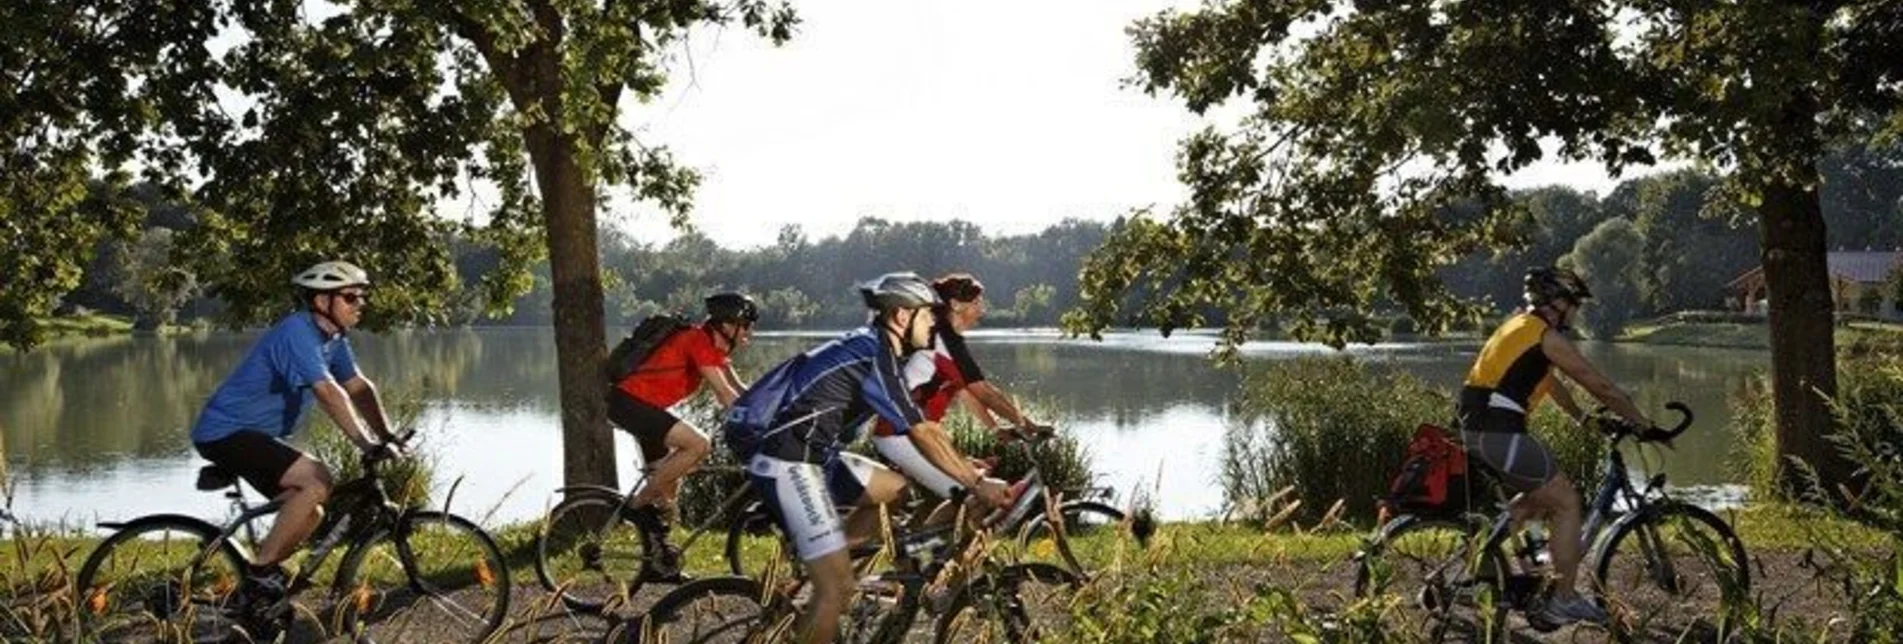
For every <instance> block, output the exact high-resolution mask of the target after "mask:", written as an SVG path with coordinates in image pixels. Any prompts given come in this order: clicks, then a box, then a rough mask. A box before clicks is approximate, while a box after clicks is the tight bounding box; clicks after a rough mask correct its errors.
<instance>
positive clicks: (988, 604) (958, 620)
mask: <svg viewBox="0 0 1903 644" xmlns="http://www.w3.org/2000/svg"><path fill="white" fill-rule="evenodd" d="M1046 438H1048V436H1045V437H1035V438H1030V439H1027V440H1026V444H1027V446H1028V448H1029V449H1032V450H1035V449H1036V447H1037V445H1038V444H1040V443H1041V442H1042V441H1043V440H1045V439H1046ZM1040 480H1041V478H1040V477H1039V475H1038V473H1037V472H1036V470H1033V472H1032V474H1031V475H1030V476H1027V482H1029V483H1036V482H1037V481H1040ZM1025 490H1026V493H1023V494H1020V495H1019V497H1018V499H1017V500H1016V501H1015V502H1014V503H1013V504H1011V505H1010V506H1007V507H1006V508H1003V509H1001V510H1000V511H998V512H995V513H993V514H992V515H991V516H990V517H987V518H986V519H985V520H983V521H979V522H976V523H977V529H970V527H969V526H970V525H971V524H972V523H973V522H968V521H966V520H965V517H964V516H962V511H961V512H960V513H959V514H960V515H959V516H957V517H955V518H954V520H952V521H951V522H950V523H947V524H945V525H938V526H931V527H926V528H923V529H918V530H908V529H907V528H905V527H903V526H902V525H900V523H899V522H897V521H895V520H893V519H891V518H890V517H889V516H888V517H887V521H886V525H887V535H888V537H887V540H886V543H889V544H891V547H890V549H889V550H888V549H887V548H884V547H860V548H855V549H853V551H852V556H853V559H854V561H855V562H856V563H857V565H856V569H859V570H861V571H863V570H866V569H869V568H871V567H876V566H877V564H878V562H879V557H878V555H879V554H880V553H886V552H890V553H891V557H890V562H891V568H890V569H889V570H886V571H885V572H881V573H876V574H872V575H869V576H864V577H862V578H861V581H860V584H859V592H858V593H857V594H856V596H855V599H854V601H853V602H852V604H851V605H850V606H849V607H848V609H847V614H846V619H845V620H844V623H843V624H842V632H841V639H842V640H844V641H847V642H854V643H872V642H899V641H904V640H905V639H907V637H908V636H909V634H910V632H911V630H912V626H913V624H914V622H915V621H917V618H918V614H919V612H920V611H921V610H924V611H926V612H928V613H930V614H932V615H933V617H934V624H935V625H934V634H933V639H934V641H936V642H941V643H949V642H967V641H998V640H1000V639H1004V640H1009V641H1025V640H1030V639H1036V638H1037V637H1038V636H1039V635H1040V634H1042V633H1047V632H1051V630H1053V629H1052V628H1050V627H1041V626H1038V625H1037V624H1035V623H1034V621H1035V620H1036V618H1038V617H1040V616H1047V615H1052V614H1059V615H1061V614H1064V610H1063V608H1062V607H1061V605H1060V604H1061V599H1060V598H1061V597H1062V596H1063V595H1065V594H1066V593H1067V591H1068V590H1070V589H1074V588H1075V587H1077V586H1078V585H1080V584H1081V583H1082V582H1083V580H1084V579H1085V576H1084V574H1083V572H1082V571H1081V566H1079V565H1078V564H1077V562H1076V559H1075V557H1074V556H1072V555H1071V551H1070V546H1069V545H1068V541H1067V539H1066V537H1065V534H1066V531H1065V529H1064V527H1063V526H1062V525H1061V523H1062V522H1061V521H1053V520H1050V519H1049V518H1048V517H1052V516H1057V517H1061V516H1062V514H1061V513H1060V512H1054V511H1056V510H1058V509H1059V506H1058V504H1057V496H1056V495H1055V494H1054V493H1052V492H1050V491H1049V489H1048V488H1044V489H1043V490H1041V493H1031V492H1030V485H1026V486H1025ZM964 499H965V492H964V490H962V489H959V490H954V491H953V494H952V499H951V502H952V503H953V504H954V505H955V507H962V504H963V501H964ZM1040 501H1041V502H1043V503H1044V504H1045V506H1046V509H1045V511H1044V512H1040V513H1038V516H1040V517H1046V518H1045V521H1046V523H1047V524H1051V525H1050V526H1049V529H1050V531H1051V534H1052V535H1053V536H1054V537H1055V539H1056V542H1057V544H1056V548H1057V550H1058V551H1059V552H1060V553H1062V554H1063V555H1064V557H1065V559H1066V561H1067V562H1068V563H1069V564H1070V567H1068V568H1067V567H1064V566H1058V565H1055V564H1051V563H1045V562H1027V563H1012V564H999V563H997V562H996V561H994V560H993V559H992V558H990V557H989V556H987V554H988V549H987V548H985V547H984V546H985V539H984V538H983V537H984V536H986V535H989V534H991V533H992V531H991V529H990V528H989V526H995V525H1001V524H1005V523H1006V522H1005V521H1004V519H1007V518H1009V517H1012V516H1013V515H1016V516H1020V517H1021V516H1026V515H1027V514H1028V508H1029V507H1030V505H1029V504H1033V503H1037V502H1040ZM947 537H950V538H949V539H948V538H947ZM921 559H923V560H921ZM776 561H778V562H781V563H788V562H786V561H785V560H784V559H776ZM868 562H870V563H868ZM954 565H957V566H961V567H963V568H964V569H967V570H969V572H967V573H966V574H963V575H956V576H955V577H956V579H953V580H950V581H947V582H946V583H944V591H943V592H941V593H933V592H930V590H931V586H932V585H933V584H934V583H935V582H940V581H944V580H941V579H940V578H941V576H942V575H943V574H944V573H945V572H946V571H947V570H948V569H950V568H951V567H953V566H954ZM779 569H780V568H779V567H778V566H771V567H769V569H768V570H767V571H766V572H765V573H764V574H763V575H762V576H761V577H759V578H754V577H746V576H729V577H715V578H709V579H702V580H697V581H693V582H689V583H688V584H685V585H683V586H681V587H679V588H677V589H675V590H674V591H673V592H670V593H668V594H667V595H666V596H664V597H662V598H661V600H660V601H658V602H656V603H655V605H654V607H653V608H652V609H651V610H650V611H649V612H648V615H647V617H646V618H645V619H644V620H640V621H638V622H632V623H624V625H623V626H622V627H621V628H623V629H626V630H625V631H623V633H622V635H623V637H630V638H632V637H633V636H635V635H637V634H638V635H639V636H640V638H639V641H665V642H742V641H772V640H774V639H776V638H781V637H784V636H787V635H789V634H790V633H791V630H790V629H791V628H792V624H793V623H794V621H795V618H796V617H797V616H798V614H799V612H800V611H801V610H802V607H801V606H800V605H799V602H798V601H797V599H796V598H797V597H798V596H799V593H800V591H801V590H802V589H803V588H804V585H805V580H804V579H803V578H800V577H797V576H796V577H794V578H792V579H790V580H786V581H784V582H782V581H781V580H780V579H779V575H778V574H777V572H778V570H779ZM933 598H940V601H934V599H933ZM941 605H942V606H941ZM611 641H613V640H612V638H611Z"/></svg>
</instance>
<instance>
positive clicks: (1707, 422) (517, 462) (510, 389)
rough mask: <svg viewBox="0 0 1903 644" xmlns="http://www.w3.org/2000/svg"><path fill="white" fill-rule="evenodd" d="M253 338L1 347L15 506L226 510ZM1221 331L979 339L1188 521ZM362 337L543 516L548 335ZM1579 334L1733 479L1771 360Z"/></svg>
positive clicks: (53, 511) (483, 482)
mask: <svg viewBox="0 0 1903 644" xmlns="http://www.w3.org/2000/svg"><path fill="white" fill-rule="evenodd" d="M830 335H831V334H817V335H815V334H797V335H763V336H762V337H760V338H759V339H758V340H757V341H756V342H755V344H754V345H753V346H752V347H750V348H748V349H747V350H746V351H745V352H744V353H743V354H742V356H741V359H740V361H739V362H740V370H741V374H742V377H743V378H750V377H752V376H753V375H755V374H757V373H759V372H760V370H762V369H763V368H764V367H765V366H767V365H768V364H769V363H771V362H773V361H777V360H779V359H781V358H784V357H786V356H788V355H791V354H792V353H794V352H797V351H800V350H803V349H804V348H806V347H808V346H811V345H812V344H814V343H817V342H819V341H821V340H823V339H824V338H826V337H830ZM254 337H255V335H254V334H226V333H215V334H206V335H199V336H183V337H168V338H105V339H86V340H67V341H62V342H58V343H55V344H53V345H50V346H47V347H43V348H41V349H37V350H35V351H32V352H27V353H17V352H10V353H0V437H4V439H5V441H6V442H5V448H6V449H5V455H6V457H7V459H8V464H9V466H10V467H9V470H10V472H11V476H12V479H13V495H14V498H13V506H12V507H13V510H14V512H15V513H17V514H19V515H20V516H22V517H25V518H27V519H28V520H32V521H37V522H66V523H90V522H93V521H95V520H101V519H106V520H110V519H124V518H129V517H132V516H136V515H139V514H145V513H149V512H155V511H161V510H163V511H174V512H186V513H190V514H197V515H201V516H206V517H213V518H215V517H219V516H223V512H224V507H225V506H224V505H223V503H222V499H221V498H220V497H219V496H218V495H215V494H207V493H201V492H196V491H194V490H192V487H191V485H192V481H193V478H194V475H195V473H196V470H197V468H198V466H199V465H200V464H201V463H200V462H198V459H197V456H196V455H195V454H194V453H193V452H192V451H191V445H190V443H189V440H188V438H187V435H188V433H189V429H190V425H191V422H192V419H193V417H194V416H196V414H197V413H198V410H199V408H200V407H201V406H202V405H203V404H204V400H205V398H206V396H208V395H209V394H210V393H211V391H212V390H213V389H214V388H216V387H217V385H218V383H219V381H220V380H221V379H222V378H224V376H225V375H226V373H227V372H228V371H229V370H230V369H231V368H232V367H233V366H235V365H236V363H237V361H238V359H239V358H240V357H242V355H243V352H244V351H245V350H246V349H247V348H248V347H249V346H250V343H251V341H252V340H253V338H254ZM1213 342H1214V339H1213V337H1212V336H1209V335H1202V334H1193V333H1179V334H1177V335H1175V336H1174V337H1171V338H1167V339H1165V338H1162V337H1159V336H1157V335H1155V334H1153V333H1131V334H1113V335H1111V336H1109V337H1108V338H1107V339H1106V340H1105V341H1103V342H1091V341H1088V340H1068V339H1063V338H1061V337H1059V336H1058V335H1057V334H1055V333H1049V332H980V333H978V334H975V335H974V336H973V342H972V347H973V350H974V352H975V353H976V354H977V357H978V359H979V361H980V362H982V363H983V364H984V365H985V369H986V372H987V374H988V375H990V376H991V377H992V379H993V380H994V381H996V382H999V383H1002V384H1005V385H1006V386H1007V388H1008V389H1009V390H1010V391H1012V392H1013V393H1015V394H1017V395H1019V396H1020V397H1024V398H1028V399H1029V400H1030V401H1032V402H1033V403H1034V404H1035V405H1037V406H1038V407H1039V408H1041V409H1048V410H1051V411H1052V412H1053V414H1054V415H1055V416H1056V420H1057V422H1058V423H1060V424H1062V425H1064V426H1066V427H1068V428H1069V429H1071V430H1073V431H1075V432H1076V433H1078V434H1079V436H1080V437H1081V438H1082V439H1083V442H1084V443H1085V444H1086V445H1087V446H1088V448H1089V450H1090V452H1091V454H1092V455H1093V458H1094V462H1095V464H1096V468H1097V470H1098V471H1099V472H1101V473H1102V475H1103V477H1104V480H1103V483H1105V484H1107V485H1111V486H1114V487H1115V488H1116V489H1117V490H1118V492H1119V496H1120V497H1121V498H1124V499H1128V498H1129V496H1130V495H1131V494H1132V493H1133V492H1136V491H1138V490H1141V491H1142V493H1144V494H1147V495H1150V496H1151V497H1153V498H1154V499H1156V501H1157V502H1158V506H1159V507H1160V509H1161V510H1162V511H1163V514H1164V515H1166V516H1168V517H1171V518H1188V517H1202V516H1210V515H1213V514H1215V513H1218V512H1219V511H1220V509H1221V504H1222V493H1221V488H1220V485H1219V484H1218V483H1217V482H1216V480H1215V472H1216V462H1217V457H1218V455H1219V454H1220V449H1221V448H1220V445H1221V438H1222V435H1223V432H1224V430H1225V428H1226V427H1227V426H1228V424H1229V422H1230V418H1229V414H1228V412H1227V409H1226V408H1227V407H1228V404H1227V403H1228V400H1229V397H1230V396H1231V394H1232V393H1233V391H1234V390H1235V386H1236V383H1237V381H1238V380H1239V376H1238V375H1237V374H1236V373H1235V372H1234V371H1232V370H1223V369H1217V368H1214V367H1212V366H1211V364H1210V362H1209V361H1208V360H1207V359H1206V357H1205V356H1206V354H1207V352H1208V351H1209V349H1210V348H1211V346H1212V343H1213ZM353 343H354V344H355V346H356V349H357V355H358V359H359V361H360V362H361V364H362V366H363V368H364V370H365V373H367V374H369V375H370V376H371V377H373V378H375V379H376V380H377V382H378V383H379V384H380V385H381V386H382V388H383V391H384V393H385V399H386V401H389V400H393V399H397V398H402V397H404V396H405V395H406V394H407V395H409V396H412V397H414V396H421V404H422V411H421V414H420V416H419V422H418V425H419V426H420V427H421V429H422V432H423V435H424V440H425V441H426V442H427V445H428V450H429V451H430V452H431V453H433V454H435V455H436V456H437V457H438V458H437V460H438V463H439V464H438V472H439V477H438V478H439V480H440V481H441V482H443V483H447V482H448V481H451V480H455V479H457V478H460V480H461V483H460V487H459V488H458V490H457V492H456V494H455V499H456V500H454V501H453V503H454V504H455V505H456V506H457V509H458V510H460V511H462V512H464V513H467V514H487V515H489V516H490V518H491V519H492V520H495V521H509V520H517V519H528V518H533V517H535V516H538V515H539V514H540V513H541V512H542V510H543V508H544V507H545V505H546V504H547V503H548V502H549V500H550V498H551V495H550V491H551V490H552V489H554V487H555V486H556V485H557V484H558V482H559V480H560V471H561V463H560V454H561V449H560V444H559V436H560V429H559V427H558V420H557V409H556V404H557V402H556V401H557V398H556V392H555V348H554V340H553V337H552V335H551V333H550V332H549V330H547V329H484V330H466V329H465V330H453V331H412V332H399V333H391V334H385V335H371V334H367V333H361V334H357V335H355V336H353ZM1585 349H1586V352H1587V354H1588V356H1589V357H1590V358H1592V359H1593V360H1594V361H1595V362H1597V363H1599V364H1600V365H1602V366H1603V367H1604V368H1606V369H1607V370H1608V371H1609V372H1611V374H1612V376H1613V377H1614V379H1616V380H1618V381H1620V382H1621V383H1622V384H1625V385H1627V386H1628V387H1630V388H1632V389H1634V390H1635V393H1636V394H1637V395H1638V397H1639V399H1640V404H1641V405H1642V406H1643V407H1645V408H1646V409H1648V410H1650V409H1658V408H1659V406H1660V405H1662V404H1663V403H1664V401H1666V400H1684V401H1686V402H1687V403H1690V404H1691V405H1692V407H1693V408H1694V409H1696V410H1698V411H1699V412H1700V417H1699V423H1698V425H1697V426H1696V429H1695V431H1694V432H1693V433H1691V434H1687V435H1686V436H1685V437H1684V438H1682V439H1681V440H1680V444H1679V449H1678V452H1677V453H1676V454H1673V455H1670V456H1669V457H1668V459H1669V460H1668V461H1667V464H1668V465H1669V467H1670V472H1671V474H1672V477H1673V480H1674V481H1675V482H1678V483H1681V484H1695V485H1720V484H1723V483H1725V468H1724V459H1725V457H1726V454H1727V453H1728V451H1729V441H1728V440H1727V438H1728V435H1727V431H1726V425H1727V423H1728V421H1729V418H1728V413H1727V411H1726V408H1725V401H1726V399H1727V397H1728V396H1730V395H1731V394H1732V393H1733V392H1735V391H1736V390H1738V389H1740V388H1741V387H1743V386H1745V383H1746V381H1747V379H1748V378H1749V376H1750V374H1751V372H1752V371H1753V370H1758V369H1763V368H1766V367H1767V366H1768V363H1769V354H1768V353H1766V352H1763V351H1744V350H1714V349H1703V348H1697V349H1694V348H1679V347H1655V346H1642V345H1608V344H1590V343H1589V344H1587V345H1585ZM1475 350H1476V347H1475V346H1472V345H1444V344H1437V345H1408V344H1395V345H1381V346H1375V347H1364V348H1359V349H1355V350H1354V352H1355V353H1357V354H1359V355H1363V356H1366V357H1371V358H1374V359H1380V360H1389V361H1392V362H1394V363H1396V364H1398V365H1401V366H1402V367H1403V368H1406V369H1408V370H1410V371H1413V372H1415V373H1417V374H1420V375H1421V376H1422V377H1424V378H1427V379H1429V381H1430V382H1432V383H1435V384H1438V385H1441V386H1444V387H1449V388H1451V387H1453V386H1456V385H1457V384H1458V383H1459V377H1460V375H1461V374H1462V373H1463V372H1464V370H1465V369H1466V367H1467V365H1468V364H1469V363H1470V362H1471V360H1472V359H1473V354H1474V352H1475ZM1327 351H1328V350H1327V349H1326V348H1324V347H1319V346H1316V345H1301V344H1293V343H1273V342H1265V343H1252V344H1250V345H1248V346H1247V347H1245V348H1244V351H1243V354H1244V356H1245V358H1246V360H1247V361H1265V360H1279V359H1287V358H1289V357H1293V356H1299V355H1305V354H1316V353H1325V352H1327ZM1342 402H1343V404H1354V403H1355V401H1348V400H1344V401H1342ZM312 413H313V414H318V413H320V412H317V411H313V412H312ZM1424 420H1435V419H1424ZM1343 431H1353V429H1352V428H1344V429H1343ZM300 437H302V433H301V432H300ZM616 437H617V438H616V440H617V451H616V454H617V455H618V457H619V458H621V459H623V460H624V461H625V462H626V463H627V465H626V466H624V467H622V468H621V473H622V478H623V480H624V483H626V482H631V481H630V477H631V476H632V472H633V470H634V467H633V459H634V458H635V453H636V452H635V450H634V447H633V444H632V442H631V441H630V440H629V439H628V438H627V436H626V435H625V434H622V433H620V432H616Z"/></svg>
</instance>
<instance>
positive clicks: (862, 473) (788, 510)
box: [723, 273, 1009, 642]
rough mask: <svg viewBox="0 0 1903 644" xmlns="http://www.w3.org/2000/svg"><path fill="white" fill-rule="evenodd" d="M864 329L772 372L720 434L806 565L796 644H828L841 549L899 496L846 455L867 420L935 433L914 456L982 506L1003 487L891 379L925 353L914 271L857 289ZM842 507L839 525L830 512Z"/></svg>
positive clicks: (842, 594)
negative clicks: (808, 586)
mask: <svg viewBox="0 0 1903 644" xmlns="http://www.w3.org/2000/svg"><path fill="white" fill-rule="evenodd" d="M859 290H860V295H861V296H862V297H863V298H864V300H865V303H866V306H867V308H870V309H872V310H874V311H875V315H874V316H873V318H872V322H871V324H869V325H868V326H866V327H865V328H861V329H857V330H854V331H852V332H850V333H847V334H846V335H844V336H841V337H840V338H838V339H835V340H833V341H831V342H828V343H826V344H823V345H820V346H819V347H817V348H814V349H812V350H810V351H807V352H806V353H804V354H801V355H798V356H794V357H793V358H792V359H790V360H787V361H786V362H784V363H781V364H780V365H779V366H776V367H774V368H773V369H772V370H770V371H768V372H767V373H766V374H765V375H762V376H761V377H760V379H759V380H757V381H755V382H754V384H753V386H752V387H751V388H749V389H748V390H747V393H745V394H743V395H741V396H740V399H739V400H737V401H735V402H734V405H733V408H732V409H731V410H730V411H729V412H728V414H727V420H726V424H725V426H724V427H723V430H724V432H725V434H726V440H727V446H728V448H729V449H730V450H732V451H733V453H734V456H735V457H736V458H737V459H738V460H739V461H740V462H742V463H745V464H746V467H747V475H748V478H749V479H750V480H751V481H752V483H753V485H754V488H755V489H756V490H757V491H758V492H759V494H760V497H761V498H762V499H763V500H764V502H765V505H766V506H767V507H768V509H769V510H770V511H771V513H772V514H773V516H774V519H775V520H776V521H777V522H778V524H779V526H780V529H781V530H784V531H785V532H786V535H787V537H788V539H789V540H790V541H792V543H793V547H794V550H795V551H796V552H797V553H798V554H799V558H800V560H801V561H803V562H805V564H806V566H807V572H808V573H809V578H810V579H811V580H812V584H813V597H812V602H811V603H810V604H809V605H808V609H807V610H808V612H807V614H806V615H805V616H803V620H802V622H803V624H802V629H801V632H802V634H803V636H802V640H803V641H807V642H831V641H833V639H834V638H835V637H836V636H837V635H838V632H839V615H840V614H841V613H842V612H844V611H845V609H846V600H847V598H848V596H849V594H850V592H851V590H852V585H853V573H852V561H851V558H850V556H849V555H848V553H847V546H848V545H849V544H851V543H858V542H861V541H864V540H866V539H868V538H870V537H871V536H872V534H873V532H874V530H875V529H876V528H877V527H878V525H877V523H878V510H877V507H876V506H878V505H881V504H885V503H889V502H891V501H893V500H894V499H896V498H898V495H899V493H900V492H901V491H903V490H904V488H905V478H904V477H902V476H900V475H898V474H895V473H893V472H892V471H891V470H888V469H886V468H884V467H882V466H880V465H878V464H877V463H874V462H873V461H872V460H870V459H867V458H864V457H861V456H858V455H855V454H850V453H846V452H845V451H844V447H845V446H846V445H847V444H848V443H851V442H852V441H854V440H857V439H858V438H859V436H858V434H859V432H860V428H861V427H862V426H864V425H865V424H866V421H867V420H868V419H869V418H871V417H872V416H875V415H876V416H878V417H880V418H882V419H884V420H885V421H886V422H888V423H891V424H892V425H893V426H894V428H896V429H897V430H898V431H899V432H901V433H906V432H918V433H921V434H923V435H928V436H934V437H935V438H936V440H927V441H925V442H924V444H923V445H922V447H921V451H922V452H924V454H925V457H926V458H927V459H930V460H931V461H932V463H933V465H935V466H936V467H938V468H939V469H941V470H943V471H944V472H945V473H947V474H949V475H951V476H952V477H954V478H955V479H956V480H957V481H958V483H959V484H960V485H963V486H965V487H966V489H969V490H971V491H972V492H973V493H974V494H976V495H977V496H978V497H979V498H981V499H983V500H985V501H986V502H988V503H992V504H996V505H1002V504H1004V503H1005V502H1006V501H1007V500H1008V494H1009V492H1008V490H1007V489H1006V487H1005V485H1004V484H1003V483H1002V482H1001V481H997V480H995V479H986V478H984V477H983V476H982V475H980V474H979V472H978V471H977V470H976V469H974V468H973V467H972V466H971V462H970V461H968V460H966V459H965V458H964V457H963V456H960V455H959V454H958V452H957V450H955V449H953V448H952V447H951V443H950V440H949V439H948V438H945V433H944V431H943V430H942V429H941V428H940V427H939V426H938V424H937V423H934V422H931V421H928V420H925V419H924V415H923V414H921V413H920V412H919V409H918V407H917V406H916V405H915V404H914V403H913V402H912V400H911V398H910V396H909V395H908V391H907V389H906V387H905V381H904V378H903V375H902V370H903V365H904V363H905V359H906V357H907V356H908V355H910V354H911V353H912V352H915V351H919V350H922V349H926V348H929V347H930V346H931V343H932V328H933V324H934V322H935V321H934V319H933V316H932V312H931V306H932V305H933V304H936V303H938V296H937V295H936V294H935V293H934V292H933V291H932V287H931V284H929V283H927V282H926V281H925V280H924V279H921V278H920V277H919V276H918V275H916V274H913V273H889V274H886V275H884V276H881V277H880V278H878V279H876V280H873V281H871V282H867V283H865V284H863V285H861V286H860V289H859ZM842 505H850V506H853V511H852V513H851V515H850V516H848V517H846V519H845V520H844V521H843V522H842V521H841V519H840V517H839V512H838V507H839V506H842Z"/></svg>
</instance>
